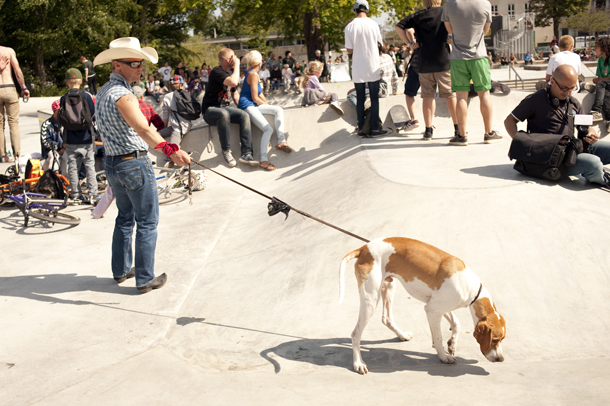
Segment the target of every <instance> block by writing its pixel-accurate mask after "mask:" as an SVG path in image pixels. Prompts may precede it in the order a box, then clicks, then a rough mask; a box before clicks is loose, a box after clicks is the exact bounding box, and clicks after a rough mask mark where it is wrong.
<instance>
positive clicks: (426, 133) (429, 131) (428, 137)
mask: <svg viewBox="0 0 610 406" xmlns="http://www.w3.org/2000/svg"><path fill="white" fill-rule="evenodd" d="M433 131H434V130H433V129H432V128H426V131H424V141H432V133H433Z"/></svg>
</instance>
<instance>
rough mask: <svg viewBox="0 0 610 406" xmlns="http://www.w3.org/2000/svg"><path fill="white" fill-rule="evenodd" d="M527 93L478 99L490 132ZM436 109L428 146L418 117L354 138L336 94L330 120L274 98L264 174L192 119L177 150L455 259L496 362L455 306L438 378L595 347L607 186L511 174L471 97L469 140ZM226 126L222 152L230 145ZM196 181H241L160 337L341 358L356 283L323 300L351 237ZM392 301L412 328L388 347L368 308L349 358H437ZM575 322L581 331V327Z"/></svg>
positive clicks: (403, 361) (217, 361)
mask: <svg viewBox="0 0 610 406" xmlns="http://www.w3.org/2000/svg"><path fill="white" fill-rule="evenodd" d="M526 94H527V92H525V93H524V92H513V93H512V94H511V95H509V96H505V97H493V102H494V129H497V130H499V132H500V133H501V134H502V135H505V131H504V130H503V128H502V127H503V126H502V122H503V120H504V118H505V117H506V115H507V114H508V113H509V112H510V111H511V110H512V109H513V108H514V106H516V104H517V103H518V102H519V101H520V100H521V98H522V97H524V96H525V95H526ZM397 103H403V98H402V97H401V96H395V97H390V98H388V99H383V100H382V103H381V117H382V118H385V117H386V116H387V112H388V111H389V108H390V107H391V106H392V105H394V104H397ZM443 104H444V102H442V101H441V102H440V103H439V106H438V109H437V116H438V117H436V118H435V126H436V131H435V133H434V134H435V136H434V139H433V141H432V142H425V141H422V140H420V137H421V133H422V132H423V128H419V129H417V131H414V132H413V133H411V134H410V135H409V136H396V135H392V136H388V137H384V138H380V139H361V138H359V137H358V136H356V135H355V134H354V133H353V126H354V125H355V123H356V119H355V113H354V112H353V110H351V107H350V106H348V105H347V103H343V108H344V110H345V112H346V114H345V115H344V116H342V117H339V116H338V115H337V114H336V113H335V112H334V111H332V110H331V109H330V108H328V107H327V106H319V107H311V108H306V109H302V108H297V109H287V110H286V112H285V116H286V122H287V132H288V133H289V138H288V141H289V143H290V145H291V146H292V147H293V148H294V149H295V152H294V153H292V154H284V153H283V152H279V151H277V150H274V149H271V151H272V152H271V154H270V160H271V162H273V163H274V164H276V165H277V167H278V170H277V171H275V172H272V173H266V172H264V171H262V170H260V169H259V168H249V167H244V166H243V165H238V166H237V167H236V168H234V169H229V168H227V167H226V165H225V164H224V162H223V161H222V158H220V157H219V156H218V151H219V144H218V141H217V135H216V132H215V129H212V142H211V143H210V144H209V145H208V146H213V150H212V151H211V152H210V151H209V150H207V149H205V148H203V147H202V145H204V144H205V142H204V143H202V142H201V141H200V140H205V141H206V142H207V141H208V140H209V134H207V133H206V131H207V130H205V129H199V130H197V131H199V132H197V131H194V132H192V133H191V134H189V136H188V137H189V138H188V139H186V138H185V142H183V146H184V147H185V148H186V149H191V150H196V151H197V153H200V156H198V157H197V158H198V159H200V162H202V163H203V164H204V165H206V166H208V167H210V168H213V169H215V170H218V171H219V172H222V173H223V174H226V175H228V176H231V177H232V178H234V179H236V180H238V181H240V182H243V183H245V184H247V185H248V186H251V187H254V188H256V189H258V190H260V191H261V192H263V193H265V194H267V195H269V196H276V197H278V198H279V199H281V200H283V201H285V202H287V203H288V204H290V205H292V206H294V207H295V208H298V209H299V210H302V211H305V212H307V213H309V214H311V215H313V216H316V217H318V218H320V219H323V220H325V221H328V222H330V223H332V224H335V225H337V226H339V227H342V228H345V229H347V230H349V231H350V232H353V233H355V234H357V235H360V236H363V237H364V238H367V239H373V238H377V237H385V236H407V237H411V238H416V239H420V240H423V241H426V242H429V243H431V244H434V245H436V246H438V247H440V248H441V249H444V250H446V251H447V252H450V253H452V254H454V255H456V256H458V257H460V258H462V259H463V260H464V261H465V262H466V263H467V264H469V266H470V267H471V268H472V269H473V270H474V271H475V273H477V275H478V276H479V277H481V279H482V280H483V283H484V284H485V286H486V287H487V288H488V289H489V291H490V292H491V293H492V295H493V296H494V299H495V300H496V304H497V306H498V310H499V311H500V312H501V313H502V314H503V315H504V316H505V318H506V320H507V324H508V338H507V340H506V342H505V345H504V351H505V356H506V360H507V361H506V362H505V363H504V364H503V365H498V364H490V363H488V362H487V361H486V360H485V359H484V358H483V357H482V355H481V353H480V351H479V349H478V345H477V344H476V342H475V340H474V339H473V338H472V320H471V319H470V316H469V314H468V312H467V311H466V310H459V311H458V312H457V313H458V317H459V319H460V321H461V322H462V334H461V335H462V336H463V337H461V338H460V344H459V346H458V356H459V357H460V364H461V365H462V366H461V367H459V368H461V369H458V370H455V369H454V370H452V371H453V372H447V373H449V374H457V375H460V374H464V375H481V376H482V375H486V374H488V373H489V372H490V371H494V370H496V371H499V370H501V369H502V368H508V369H510V370H517V369H519V365H521V364H522V363H528V362H551V361H552V362H559V361H565V360H572V359H589V358H595V357H598V356H599V355H600V349H601V348H603V346H604V344H605V340H604V337H605V334H606V333H608V330H609V323H608V321H607V320H609V319H608V317H607V316H608V315H609V313H610V312H609V311H608V306H602V307H600V304H601V303H605V300H606V299H605V297H606V296H607V294H608V283H607V280H608V276H609V269H608V263H609V261H608V259H610V258H609V255H608V254H607V251H606V250H605V249H604V248H603V247H607V246H608V243H609V242H610V241H609V240H610V237H609V236H608V234H609V233H607V224H608V222H607V221H608V220H609V218H608V217H609V216H608V212H607V210H606V209H605V207H607V199H608V197H609V196H608V194H607V191H606V190H604V189H601V188H597V187H595V186H591V185H587V184H586V183H585V182H584V180H582V179H577V178H574V179H568V180H565V181H562V182H560V183H559V184H553V183H550V182H544V181H539V180H535V179H529V178H525V177H524V176H522V175H520V174H518V173H517V172H515V171H514V170H513V169H512V163H511V162H510V161H509V160H508V158H507V151H508V147H509V144H510V142H509V140H507V139H505V140H504V141H503V142H501V143H498V144H491V145H484V144H483V143H482V138H483V130H482V123H481V118H480V114H479V112H478V100H477V99H473V100H472V101H471V103H470V112H469V124H468V128H469V133H470V134H469V139H470V141H471V144H470V145H469V146H468V147H467V148H460V147H449V146H447V145H446V143H447V141H448V140H449V138H450V137H451V135H452V134H453V131H452V130H453V128H452V125H451V122H450V119H449V118H448V114H447V112H446V108H445V107H444V105H443ZM422 124H423V123H422ZM386 125H389V121H388V120H386ZM422 127H423V125H422ZM233 130H235V131H233V133H235V134H233V135H232V149H233V151H239V144H238V139H237V135H236V129H235V128H234V129H233ZM193 135H194V136H193ZM259 137H260V132H259V131H258V130H255V131H254V138H255V140H258V139H260V138H259ZM275 143H276V141H275V137H273V138H272V142H271V144H272V145H274V144H275ZM256 144H257V141H255V156H257V154H258V147H257V146H256ZM209 176H210V179H211V183H210V186H209V187H210V188H214V187H216V185H222V186H221V187H222V188H228V189H231V190H234V191H238V190H239V191H240V192H235V193H237V195H238V196H232V197H231V200H230V201H229V200H227V203H226V207H225V213H223V215H225V216H228V215H229V214H230V217H229V218H228V219H227V224H226V227H225V228H224V229H223V230H222V232H221V233H220V234H219V238H218V241H217V243H216V245H215V247H214V248H213V250H212V251H211V253H210V256H209V258H208V259H207V260H206V261H205V263H203V264H201V269H202V272H201V274H200V275H199V277H198V278H197V280H196V282H195V284H194V286H193V288H192V289H191V293H190V294H189V296H188V297H187V299H186V301H185V304H184V306H183V307H182V309H181V311H180V313H181V315H182V316H184V317H187V318H188V317H191V318H193V319H192V320H196V321H194V322H192V323H188V326H180V325H176V326H175V327H173V328H172V331H171V333H170V339H169V340H167V341H166V343H165V345H166V346H168V347H169V348H171V350H172V351H173V352H174V353H176V354H178V355H179V356H180V357H181V358H183V359H185V360H187V361H188V362H189V363H194V364H197V365H198V366H199V367H200V368H203V369H205V370H217V371H232V370H265V371H275V372H276V373H281V372H280V371H300V370H312V369H316V368H318V367H338V368H341V369H351V357H350V354H351V348H350V342H349V334H350V332H351V330H352V329H353V327H354V325H355V322H356V319H357V312H358V310H357V309H358V295H357V287H356V283H355V281H354V278H353V277H351V276H350V274H349V272H348V276H347V286H346V292H347V299H346V302H345V303H344V304H343V306H342V307H337V305H336V300H337V295H338V284H337V272H338V266H339V262H340V260H341V258H342V257H343V255H345V254H346V253H347V252H349V251H350V250H352V249H354V248H356V247H358V246H361V245H362V244H363V243H362V242H361V241H358V240H356V239H354V238H352V237H349V236H347V235H345V234H342V233H340V232H338V231H336V230H333V229H331V228H329V227H326V226H323V225H321V224H319V223H317V222H315V221H313V220H311V219H306V218H303V217H301V216H299V215H298V214H296V213H294V212H292V213H291V214H290V216H289V217H288V219H286V220H284V216H283V215H282V214H279V215H277V216H276V217H271V218H270V217H268V216H267V213H266V205H267V200H266V199H264V198H262V197H260V196H258V195H256V194H254V193H252V192H250V191H247V190H245V189H243V190H242V189H241V188H240V187H239V186H237V185H229V186H227V184H228V183H229V182H228V181H227V180H224V179H221V178H220V177H218V176H216V175H214V174H209ZM585 207H586V209H585ZM212 232H216V230H213V231H212ZM351 266H353V265H351ZM351 266H349V267H348V269H352V268H351ZM583 295H584V296H586V299H585V298H584V296H583ZM394 308H395V314H396V317H397V319H398V324H399V325H400V326H401V327H402V328H405V329H410V330H412V331H414V332H415V337H416V338H414V339H413V340H412V341H411V342H408V343H400V342H398V341H397V340H396V339H395V338H393V335H392V333H391V332H390V331H389V330H387V328H385V327H384V326H383V325H381V323H379V317H378V314H379V313H380V311H379V309H378V312H377V314H376V315H375V316H374V317H373V319H372V320H371V322H370V323H369V325H368V327H367V329H366V330H365V333H364V338H365V340H371V341H369V342H368V343H367V344H366V345H365V347H367V350H366V353H365V354H364V357H365V361H366V360H367V358H368V360H369V361H371V362H370V363H369V367H370V368H371V371H372V372H376V371H377V372H383V371H385V372H389V371H405V370H415V369H418V368H420V369H421V368H423V369H424V370H426V371H429V370H431V369H434V368H437V367H438V368H446V367H445V366H442V365H439V363H438V360H437V359H436V355H435V354H434V353H433V350H432V349H431V348H430V333H429V328H428V325H427V321H426V317H425V313H424V311H423V306H422V304H421V303H420V302H417V301H415V300H412V299H410V298H409V297H408V296H407V295H406V294H405V293H404V292H403V291H401V290H399V291H398V293H397V302H396V304H395V307H394ZM600 316H601V317H600ZM186 320H190V319H186ZM567 320H569V322H568V321H567ZM587 330H588V331H591V330H594V331H595V333H594V334H588V333H587V334H583V331H587ZM443 331H444V332H446V331H447V329H446V328H445V327H443ZM373 354H374V355H373ZM507 364H508V365H511V366H510V367H509V366H507ZM422 365H423V366H422ZM473 365H474V366H473ZM435 371H436V370H435ZM447 371H449V370H447ZM438 373H440V374H442V373H443V372H438Z"/></svg>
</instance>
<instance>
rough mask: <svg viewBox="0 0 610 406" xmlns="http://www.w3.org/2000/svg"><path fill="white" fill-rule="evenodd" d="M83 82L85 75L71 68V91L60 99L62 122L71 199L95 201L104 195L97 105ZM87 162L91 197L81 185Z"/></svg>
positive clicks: (60, 120)
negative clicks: (99, 185)
mask: <svg viewBox="0 0 610 406" xmlns="http://www.w3.org/2000/svg"><path fill="white" fill-rule="evenodd" d="M82 82H83V76H82V74H81V72H80V71H79V70H78V69H75V68H70V69H68V70H67V71H66V84H67V85H68V87H69V88H70V90H68V92H67V93H66V94H64V95H63V96H62V97H61V99H59V105H60V108H59V113H58V121H59V124H60V125H61V126H63V129H64V132H63V140H64V146H65V148H66V156H67V161H68V180H69V181H70V187H71V191H70V198H72V199H80V200H82V201H83V202H85V203H91V204H94V203H95V202H97V200H98V199H99V198H100V196H99V194H98V193H97V179H96V177H95V130H94V129H93V117H94V115H95V105H94V103H93V99H92V98H91V95H90V94H89V93H86V92H83V91H82V90H80V86H81V84H82ZM83 163H84V165H85V170H86V173H87V187H88V188H89V193H88V195H89V196H88V198H86V197H85V196H84V195H83V193H82V190H80V186H79V184H78V171H79V168H80V167H81V164H83Z"/></svg>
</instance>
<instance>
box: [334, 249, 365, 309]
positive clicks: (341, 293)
mask: <svg viewBox="0 0 610 406" xmlns="http://www.w3.org/2000/svg"><path fill="white" fill-rule="evenodd" d="M362 248H363V247H360V248H358V249H357V250H353V251H352V252H350V253H349V254H347V255H346V256H344V257H343V260H342V261H341V268H339V286H340V290H339V304H341V303H343V297H344V296H345V265H347V263H348V262H349V261H351V260H352V259H354V258H358V256H359V255H360V251H361V250H362Z"/></svg>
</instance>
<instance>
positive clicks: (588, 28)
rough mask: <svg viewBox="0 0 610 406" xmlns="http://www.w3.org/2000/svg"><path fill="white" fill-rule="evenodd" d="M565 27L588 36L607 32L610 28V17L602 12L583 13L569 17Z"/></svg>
mask: <svg viewBox="0 0 610 406" xmlns="http://www.w3.org/2000/svg"><path fill="white" fill-rule="evenodd" d="M565 25H567V26H568V27H571V28H576V29H577V30H578V31H580V32H586V33H588V34H591V33H597V32H605V31H607V30H608V27H610V15H609V14H607V13H605V12H604V11H602V10H597V11H583V12H580V13H578V14H575V15H573V16H572V17H569V18H568V19H567V20H566V21H565Z"/></svg>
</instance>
